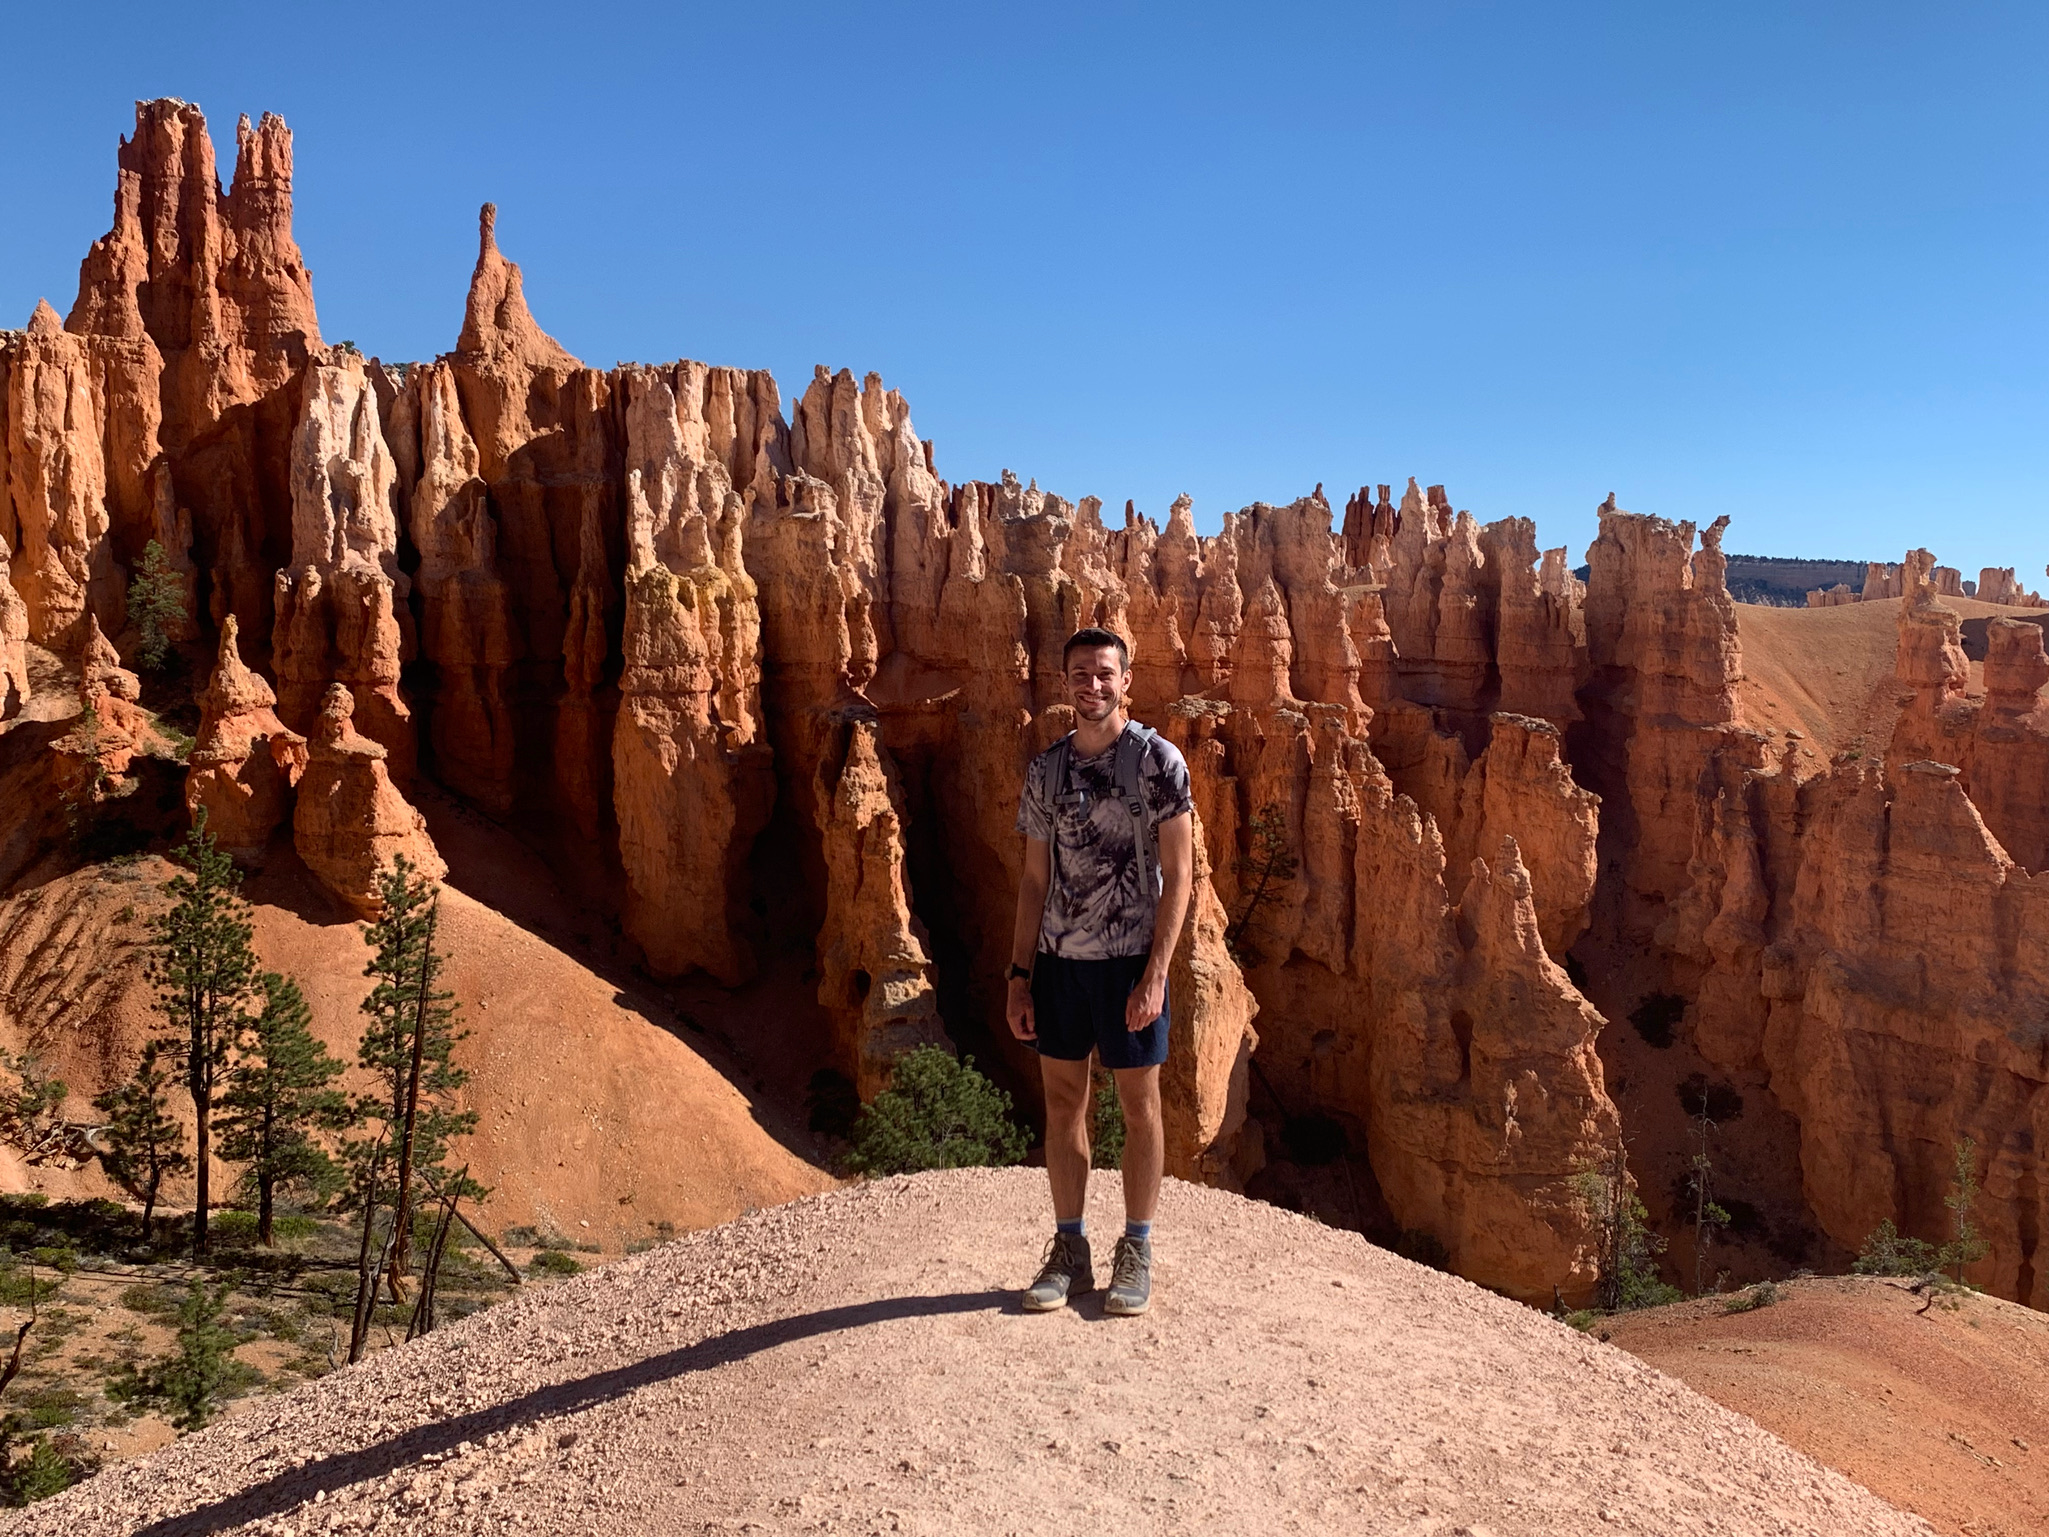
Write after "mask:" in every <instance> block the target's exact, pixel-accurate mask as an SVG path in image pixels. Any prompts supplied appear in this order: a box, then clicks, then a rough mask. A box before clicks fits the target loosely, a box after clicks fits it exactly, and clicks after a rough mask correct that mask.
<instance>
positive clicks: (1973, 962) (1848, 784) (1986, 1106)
mask: <svg viewBox="0 0 2049 1537" xmlns="http://www.w3.org/2000/svg"><path fill="white" fill-rule="evenodd" d="M2030 628H2032V626H2030ZM1816 799H1817V806H1816V817H1815V820H1814V823H1813V825H1812V827H1811V829H1810V831H1809V833H1808V836H1807V840H1806V846H1805V849H1804V857H1803V858H1802V859H1801V861H1800V867H1799V878H1798V883H1797V890H1796V892H1795V897H1794V901H1795V914H1794V921H1793V923H1792V924H1791V925H1790V935H1791V939H1790V942H1789V943H1788V944H1787V945H1786V946H1785V947H1784V950H1783V952H1782V955H1781V957H1780V959H1779V960H1778V961H1777V963H1776V964H1775V966H1774V969H1773V973H1772V984H1771V996H1772V999H1773V1001H1772V1003H1771V1005H1770V1023H1769V1026H1768V1030H1767V1034H1766V1038H1765V1041H1764V1055H1765V1057H1766V1060H1767V1061H1768V1062H1769V1064H1770V1067H1771V1072H1772V1080H1771V1081H1772V1088H1773V1092H1774V1093H1775V1094H1777V1095H1779V1096H1780V1097H1781V1098H1782V1099H1783V1100H1784V1101H1785V1103H1786V1104H1787V1107H1788V1108H1789V1109H1790V1110H1791V1111H1792V1112H1793V1113H1794V1114H1795V1115H1796V1116H1798V1117H1799V1120H1800V1157H1801V1168H1802V1175H1803V1185H1804V1189H1805V1191H1806V1194H1807V1198H1808V1200H1809V1202H1810V1204H1811V1206H1812V1209H1813V1211H1814V1213H1815V1216H1816V1218H1817V1219H1818V1220H1819V1221H1820V1223H1821V1224H1822V1226H1823V1227H1824V1228H1825V1229H1826V1230H1827V1231H1828V1232H1829V1233H1830V1234H1831V1235H1832V1236H1834V1237H1835V1238H1836V1239H1837V1240H1838V1241H1839V1242H1840V1243H1842V1244H1843V1245H1845V1246H1846V1247H1855V1246H1856V1245H1857V1244H1858V1243H1859V1242H1860V1241H1861V1240H1862V1239H1863V1237H1864V1235H1866V1234H1867V1233H1869V1232H1870V1231H1871V1230H1872V1229H1873V1228H1875V1227H1876V1226H1877V1225H1878V1224H1879V1223H1880V1222H1881V1221H1884V1220H1888V1219H1890V1220H1892V1221H1894V1222H1895V1223H1897V1225H1898V1226H1899V1228H1900V1229H1901V1231H1903V1232H1908V1233H1917V1234H1938V1235H1939V1234H1945V1233H1947V1232H1948V1230H1949V1221H1948V1218H1949V1214H1948V1213H1947V1212H1946V1211H1945V1210H1944V1208H1943V1206H1942V1198H1943V1196H1944V1194H1945V1193H1946V1191H1947V1188H1948V1182H1949V1175H1950V1166H1951V1159H1952V1150H1953V1148H1954V1146H1955V1145H1956V1143H1957V1142H1958V1141H1959V1140H1960V1139H1962V1138H1966V1137H1968V1138H1970V1139H1972V1140H1973V1141H1974V1142H1975V1143H1976V1144H1977V1146H1978V1148H1979V1149H1980V1150H1981V1158H1980V1161H1979V1165H1978V1174H1979V1178H1980V1180H1981V1182H1982V1185H1983V1194H1982V1195H1981V1197H1980V1199H1979V1202H1978V1205H1977V1208H1976V1210H1975V1212H1974V1214H1973V1215H1974V1218H1975V1219H1976V1221H1977V1222H1978V1224H1979V1226H1980V1227H1981V1229H1982V1230H1983V1231H1984V1233H1985V1236H1986V1237H1987V1238H1988V1240H1989V1241H1990V1244H1991V1252H1990V1255H1989V1257H1988V1258H1987V1260H1986V1261H1985V1262H1984V1263H1983V1264H1982V1265H1981V1266H1979V1267H1977V1268H1976V1269H1975V1270H1974V1271H1973V1272H1972V1274H1973V1277H1974V1279H1977V1280H1979V1281H1980V1282H1981V1283H1982V1284H1985V1285H1987V1286H1988V1287H1990V1288H1991V1289H1993V1290H1995V1291H1997V1292H1998V1293H1999V1294H2000V1295H2002V1296H2007V1297H2013V1298H2017V1299H2018V1300H2021V1301H2024V1302H2028V1303H2030V1304H2031V1305H2033V1306H2035V1307H2044V1306H2049V1267H2044V1266H2043V1264H2042V1262H2041V1256H2040V1249H2039V1245H2040V1235H2041V1234H2042V1233H2043V1232H2044V1230H2045V1221H2049V1209H2045V1206H2044V1200H2045V1197H2044V1193H2043V1190H2042V1186H2041V1181H2040V1179H2039V1175H2038V1173H2037V1170H2036V1165H2035V1160H2034V1155H2033V1151H2032V1149H2033V1148H2034V1147H2037V1146H2040V1145H2042V1144H2041V1138H2042V1137H2043V1136H2044V1135H2045V1134H2049V1123H2045V1121H2044V1119H2043V1116H2044V1108H2043V1107H2044V1105H2045V1103H2049V1097H2045V1096H2044V1095H2043V1093H2042V1089H2043V1087H2044V1085H2045V1083H2049V1070H2045V1067H2044V1062H2043V1041H2042V1037H2041V1031H2040V1028H2039V1026H2037V1025H2035V1024H2032V1023H2030V1022H2031V1021H2038V1020H2040V1019H2042V1018H2043V1017H2044V1016H2045V1011H2049V996H2045V995H2049V910H2045V908H2044V905H2043V904H2044V888H2043V885H2042V883H2041V882H2040V881H2039V880H2034V879H2031V878H2030V877H2029V875H2028V874H2027V873H2026V872H2025V871H2023V870H2021V869H2020V868H2018V867H2017V866H2016V865H2015V864H2014V863H2013V861H2012V860H2011V859H2010V858H2008V857H2007V855H2006V853H2005V851H2004V850H2003V849H2002V848H2001V847H2000V846H1999V844H1998V842H1997V841H1996V840H1995V839H1994V838H1993V837H1992V836H1991V834H1990V833H1989V832H1988V830H1987V829H1986V826H1985V823H1984V821H1983V820H1982V819H1981V818H1980V817H1979V815H1978V813H1977V810H1976V808H1975V807H1974V806H1973V804H1972V802H1971V799H1970V797H1969V796H1967V795H1966V794H1965V792H1964V787H1963V785H1962V783H1961V777H1960V775H1959V772H1958V770H1957V769H1956V768H1955V767H1953V766H1951V765H1948V764H1942V763H1936V762H1932V761H1929V760H1926V759H1922V760H1916V761H1913V762H1908V763H1904V764H1902V765H1900V766H1899V767H1898V769H1896V770H1881V769H1879V768H1877V767H1876V766H1872V767H1866V766H1864V765H1862V764H1855V765H1850V766H1848V767H1847V768H1846V769H1844V770H1843V771H1841V772H1839V773H1838V774H1837V775H1835V776H1832V778H1831V780H1830V781H1829V782H1828V784H1827V785H1826V786H1825V788H1823V789H1822V790H1821V792H1820V794H1819V795H1818V796H1817V797H1816ZM1900 1085H1911V1086H1912V1092H1910V1093H1909V1092H1895V1091H1894V1090H1895V1088H1896V1087H1897V1086H1900Z"/></svg>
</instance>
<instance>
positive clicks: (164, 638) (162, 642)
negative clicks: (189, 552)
mask: <svg viewBox="0 0 2049 1537" xmlns="http://www.w3.org/2000/svg"><path fill="white" fill-rule="evenodd" d="M128 616H129V617H130V618H131V619H133V620H134V621H135V627H136V629H137V630H138V631H140V632H141V635H142V647H141V651H140V653H139V657H138V659H139V660H140V661H141V663H142V665H143V666H144V667H145V668H147V669H148V670H149V671H151V672H160V671H162V669H163V665H164V662H165V661H166V660H167V659H168V658H169V656H170V654H171V639H172V637H173V636H174V635H176V634H177V632H178V631H179V629H181V628H182V627H183V626H184V624H185V622H186V620H187V619H189V618H190V617H191V616H190V615H189V614H187V613H186V612H185V584H184V582H183V581H181V580H180V579H179V576H178V573H177V572H175V571H173V570H171V569H170V567H169V566H168V565H167V564H166V563H165V560H164V547H163V546H162V545H160V544H158V543H157V542H156V540H154V539H152V540H150V542H149V543H148V544H146V545H144V546H143V549H142V564H141V565H140V566H139V567H137V569H136V573H135V578H134V580H132V581H131V582H129V584H128Z"/></svg>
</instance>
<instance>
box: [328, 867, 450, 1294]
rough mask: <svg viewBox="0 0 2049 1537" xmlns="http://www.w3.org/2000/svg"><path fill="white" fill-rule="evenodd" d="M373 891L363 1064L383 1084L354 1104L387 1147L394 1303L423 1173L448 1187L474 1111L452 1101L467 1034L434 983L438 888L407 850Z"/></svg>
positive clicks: (439, 960) (443, 962) (441, 964)
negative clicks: (454, 1147) (376, 903)
mask: <svg viewBox="0 0 2049 1537" xmlns="http://www.w3.org/2000/svg"><path fill="white" fill-rule="evenodd" d="M377 892H378V897H379V900H380V913H379V916H378V918H377V921H376V922H374V923H372V924H369V925H368V926H367V927H366V929H365V932H364V937H365V938H366V939H367V940H368V941H369V943H370V945H371V946H372V947H373V948H374V949H375V950H376V952H377V953H376V955H375V956H374V957H373V958H372V960H371V962H370V964H369V966H368V967H366V968H365V969H364V973H363V974H364V975H365V976H367V977H371V978H374V979H375V981H376V986H374V987H373V988H371V990H370V996H369V997H367V998H365V999H364V1000H363V1012H364V1013H365V1014H367V1015H369V1016H370V1023H369V1025H368V1026H367V1027H366V1028H365V1029H364V1031H363V1041H362V1045H361V1047H360V1048H359V1050H358V1054H357V1060H358V1061H359V1062H361V1063H362V1065H363V1066H364V1067H367V1068H369V1069H370V1070H371V1072H373V1073H374V1074H376V1076H377V1083H378V1090H377V1092H376V1093H374V1094H372V1095H369V1096H367V1097H365V1098H364V1099H362V1100H360V1101H359V1102H358V1106H357V1108H358V1113H359V1114H360V1115H361V1116H362V1118H363V1119H365V1120H367V1121H372V1122H381V1123H382V1132H381V1134H380V1136H379V1139H378V1141H379V1142H380V1143H382V1144H383V1145H384V1146H385V1147H387V1148H388V1149H389V1153H388V1159H387V1167H388V1168H389V1170H390V1174H389V1179H390V1185H391V1188H390V1191H389V1193H388V1197H387V1198H388V1200H389V1201H390V1203H391V1206H392V1208H393V1221H394V1222H396V1223H397V1225H398V1226H397V1231H396V1236H395V1239H394V1242H393V1246H392V1256H391V1267H390V1270H389V1272H388V1273H389V1275H390V1277H391V1293H392V1298H393V1300H394V1301H396V1300H398V1299H399V1297H400V1296H401V1289H400V1288H401V1283H402V1282H403V1280H404V1278H405V1275H406V1265H407V1260H408V1257H409V1250H410V1248H411V1240H412V1227H413V1208H414V1205H415V1204H416V1202H417V1199H418V1192H419V1185H420V1177H421V1175H422V1173H423V1172H427V1173H431V1174H432V1175H433V1176H435V1178H434V1183H435V1185H436V1187H437V1188H439V1187H441V1186H444V1185H445V1184H446V1183H447V1171H446V1168H445V1166H444V1160H445V1159H446V1158H447V1155H448V1144H449V1142H450V1141H451V1140H452V1139H454V1138H456V1137H460V1136H464V1135H466V1134H467V1133H468V1132H470V1131H471V1130H472V1129H473V1128H474V1127H475V1126H476V1124H477V1117H476V1114H475V1112H474V1111H457V1110H455V1109H453V1108H452V1107H451V1105H450V1103H449V1102H450V1100H451V1099H452V1097H453V1096H454V1094H455V1091H456V1090H458V1089H460V1088H461V1087H462V1086H463V1085H464V1084H465V1083H467V1082H468V1081H469V1074H467V1073H466V1072H464V1071H463V1070H462V1069H461V1068H458V1067H456V1066H455V1065H454V1063H453V1061H452V1060H451V1054H452V1052H453V1049H454V1047H455V1043H456V1042H457V1041H460V1040H463V1039H464V1038H466V1037H467V1035H468V1033H469V1032H468V1031H458V1030H457V1029H456V1023H457V1020H456V1013H457V1011H456V1005H455V995H454V994H453V993H451V992H448V991H446V990H445V989H443V988H441V987H440V986H439V985H438V983H439V981H440V978H441V973H442V971H443V970H444V969H445V968H446V967H447V964H448V958H447V956H445V955H444V954H442V953H441V952H440V951H439V950H437V949H436V948H435V938H436V933H437V930H438V928H439V925H440V921H441V893H440V889H439V888H438V887H437V886H436V885H435V884H434V883H433V882H432V881H430V880H428V879H427V878H426V877H425V876H423V875H421V874H420V873H419V872H418V871H417V870H416V869H415V868H414V867H413V866H412V864H411V863H410V862H409V861H408V860H407V859H406V857H405V856H404V855H403V854H401V855H399V856H397V857H396V858H395V859H394V860H393V861H392V867H391V869H389V870H387V871H384V872H382V873H381V874H380V875H379V876H378V878H377ZM372 1183H373V1184H374V1181H373V1182H372ZM378 1198H379V1197H378V1193H377V1192H376V1191H375V1190H374V1188H373V1189H372V1190H371V1191H370V1192H369V1199H368V1201H367V1202H366V1205H367V1206H368V1207H371V1208H374V1207H375V1205H376V1204H377V1200H378Z"/></svg>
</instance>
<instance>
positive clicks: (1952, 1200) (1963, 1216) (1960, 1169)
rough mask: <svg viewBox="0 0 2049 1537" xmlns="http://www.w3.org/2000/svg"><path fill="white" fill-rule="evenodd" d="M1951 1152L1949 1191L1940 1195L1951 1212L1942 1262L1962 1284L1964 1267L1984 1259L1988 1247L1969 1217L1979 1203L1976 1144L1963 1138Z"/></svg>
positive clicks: (1967, 1138) (1975, 1224) (1976, 1225)
mask: <svg viewBox="0 0 2049 1537" xmlns="http://www.w3.org/2000/svg"><path fill="white" fill-rule="evenodd" d="M1952 1151H1953V1155H1954V1156H1953V1158H1952V1161H1951V1164H1950V1171H1949V1194H1948V1195H1946V1196H1944V1197H1943V1198H1942V1204H1943V1205H1945V1206H1947V1207H1948V1208H1949V1214H1950V1215H1949V1242H1948V1243H1946V1244H1944V1245H1943V1246H1942V1255H1941V1262H1942V1264H1943V1265H1945V1266H1947V1267H1951V1268H1953V1269H1954V1270H1955V1271H1956V1280H1957V1283H1958V1284H1959V1285H1961V1284H1962V1283H1963V1279H1964V1268H1965V1267H1966V1266H1968V1265H1975V1264H1976V1263H1977V1262H1978V1261H1979V1260H1981V1259H1983V1258H1984V1257H1985V1254H1986V1251H1987V1250H1988V1249H1989V1248H1990V1247H1991V1246H1990V1245H1989V1244H1987V1243H1986V1242H1985V1238H1984V1235H1983V1234H1981V1233H1980V1232H1979V1231H1978V1224H1977V1223H1976V1222H1974V1221H1972V1220H1971V1212H1972V1208H1974V1207H1975V1206H1976V1205H1977V1204H1978V1144H1977V1143H1976V1142H1973V1141H1972V1140H1971V1139H1970V1138H1969V1137H1964V1138H1961V1139H1960V1140H1959V1141H1958V1142H1957V1144H1956V1146H1955V1148H1954V1149H1953V1150H1952Z"/></svg>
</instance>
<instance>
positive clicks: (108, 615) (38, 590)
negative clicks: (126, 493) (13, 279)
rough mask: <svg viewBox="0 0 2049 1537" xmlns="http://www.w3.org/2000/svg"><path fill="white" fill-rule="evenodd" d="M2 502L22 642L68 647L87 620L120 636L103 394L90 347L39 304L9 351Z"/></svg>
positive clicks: (0, 532)
mask: <svg viewBox="0 0 2049 1537" xmlns="http://www.w3.org/2000/svg"><path fill="white" fill-rule="evenodd" d="M6 350H7V352H8V353H9V357H8V360H7V366H6V385H7V393H6V400H5V406H4V428H5V437H6V442H7V449H6V471H7V478H6V487H5V501H6V503H7V507H8V511H7V515H6V518H5V519H4V520H0V537H4V538H5V539H6V540H7V542H8V543H9V544H10V545H12V547H13V557H12V559H11V561H10V566H11V570H12V577H13V584H14V589H15V592H16V593H17V594H18V595H19V596H20V598H21V601H22V602H23V603H24V604H25V605H26V606H27V611H28V627H29V638H30V639H32V640H34V641H35V642H36V643H37V644H39V645H43V646H48V647H50V648H52V649H53V650H60V651H70V650H73V649H74V648H76V647H77V646H78V645H79V644H81V642H82V641H83V639H84V632H85V625H86V618H87V615H88V614H91V615H92V616H93V617H95V618H97V619H99V620H100V621H101V622H102V624H103V626H106V627H111V628H113V629H115V630H119V628H120V623H121V618H122V614H123V611H124V608H125V602H124V599H123V596H122V582H121V575H120V571H119V569H118V567H117V565H116V563H115V560H114V547H113V541H112V537H111V535H112V523H111V520H110V515H109V512H108V506H107V457H106V453H105V449H104V447H103V444H104V442H105V438H106V429H107V422H106V415H107V405H106V396H105V393H104V390H103V388H102V387H101V383H100V381H99V380H98V379H96V377H95V367H94V361H95V360H94V358H93V354H92V348H91V347H90V345H89V344H88V343H87V342H85V341H84V340H82V339H81V338H79V337H75V336H71V335H67V334H66V333H65V331H64V329H63V327H62V326H61V325H60V324H59V323H58V320H57V312H56V311H55V310H53V309H51V308H50V306H49V305H48V304H47V303H43V302H38V303H37V305H36V311H35V314H34V315H33V316H31V317H30V319H29V323H28V329H27V330H26V331H25V332H23V333H22V334H21V335H20V337H19V338H18V339H17V340H15V341H14V342H13V343H12V344H11V345H10V346H9V347H8V348H7V349H6Z"/></svg>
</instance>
